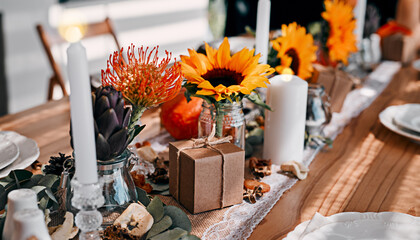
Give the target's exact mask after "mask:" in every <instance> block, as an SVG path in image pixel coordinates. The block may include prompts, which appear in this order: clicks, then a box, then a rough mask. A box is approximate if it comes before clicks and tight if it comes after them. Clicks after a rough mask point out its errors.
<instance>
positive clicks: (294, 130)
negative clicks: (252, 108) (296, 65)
mask: <svg viewBox="0 0 420 240" xmlns="http://www.w3.org/2000/svg"><path fill="white" fill-rule="evenodd" d="M307 96H308V83H307V82H306V81H304V80H302V79H300V78H299V77H297V76H295V75H278V76H275V77H272V78H271V79H270V85H268V89H267V104H268V105H269V106H270V107H271V108H272V109H273V111H266V114H265V124H264V126H265V131H264V150H263V157H264V158H265V159H271V160H272V161H273V164H278V165H280V164H281V163H283V162H287V161H298V162H301V161H302V157H303V148H304V146H303V145H304V141H305V119H306V99H307Z"/></svg>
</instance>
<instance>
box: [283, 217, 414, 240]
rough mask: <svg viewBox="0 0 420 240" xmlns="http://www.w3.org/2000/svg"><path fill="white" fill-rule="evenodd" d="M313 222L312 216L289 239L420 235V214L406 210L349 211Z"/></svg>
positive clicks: (407, 237)
mask: <svg viewBox="0 0 420 240" xmlns="http://www.w3.org/2000/svg"><path fill="white" fill-rule="evenodd" d="M309 224H310V220H309V221H306V222H303V223H301V224H299V225H298V226H297V227H296V228H295V229H294V230H293V231H292V232H290V233H289V234H287V237H286V238H285V240H321V239H322V240H332V239H334V240H342V239H343V240H344V239H358V240H361V239H366V240H367V239H382V240H391V239H405V240H418V239H420V218H419V217H414V216H411V215H408V214H403V213H395V212H381V213H373V212H368V213H356V212H345V213H337V214H334V215H332V216H329V217H325V218H323V221H322V223H320V224H317V225H316V227H313V228H311V229H307V227H308V225H309ZM302 234H303V236H302Z"/></svg>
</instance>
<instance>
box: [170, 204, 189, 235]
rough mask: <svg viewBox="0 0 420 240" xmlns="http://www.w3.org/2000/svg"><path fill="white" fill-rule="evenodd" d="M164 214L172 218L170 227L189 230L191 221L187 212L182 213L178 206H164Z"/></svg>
mask: <svg viewBox="0 0 420 240" xmlns="http://www.w3.org/2000/svg"><path fill="white" fill-rule="evenodd" d="M164 214H165V215H168V216H170V217H171V219H172V226H171V228H172V229H173V228H177V227H179V228H182V229H184V230H185V231H187V232H191V221H190V219H189V218H188V216H187V214H185V213H184V211H182V210H181V209H180V208H177V207H175V206H165V207H164Z"/></svg>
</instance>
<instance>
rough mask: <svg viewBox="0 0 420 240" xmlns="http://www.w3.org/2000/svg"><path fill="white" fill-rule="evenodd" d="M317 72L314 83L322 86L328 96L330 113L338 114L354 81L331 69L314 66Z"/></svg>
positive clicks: (344, 74) (345, 74)
mask: <svg viewBox="0 0 420 240" xmlns="http://www.w3.org/2000/svg"><path fill="white" fill-rule="evenodd" d="M314 68H315V69H316V72H317V74H316V75H317V76H316V77H317V80H315V81H316V83H318V84H320V85H322V86H324V88H325V93H326V94H327V95H328V96H330V103H331V112H340V111H341V107H342V106H343V103H344V100H345V99H346V96H347V94H348V93H349V92H350V91H351V90H352V89H353V87H354V81H353V80H352V78H351V77H350V76H349V75H348V74H347V73H345V72H343V71H341V70H338V69H336V68H332V67H324V66H321V65H318V64H314Z"/></svg>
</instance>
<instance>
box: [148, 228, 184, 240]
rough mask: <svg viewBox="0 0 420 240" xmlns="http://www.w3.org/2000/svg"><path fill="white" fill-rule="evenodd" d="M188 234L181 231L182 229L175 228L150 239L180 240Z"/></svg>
mask: <svg viewBox="0 0 420 240" xmlns="http://www.w3.org/2000/svg"><path fill="white" fill-rule="evenodd" d="M187 234H188V232H187V231H185V230H183V229H180V228H174V229H172V230H169V231H166V232H163V233H161V234H159V235H156V236H154V237H152V238H150V240H169V239H180V238H181V237H183V236H185V235H187Z"/></svg>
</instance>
